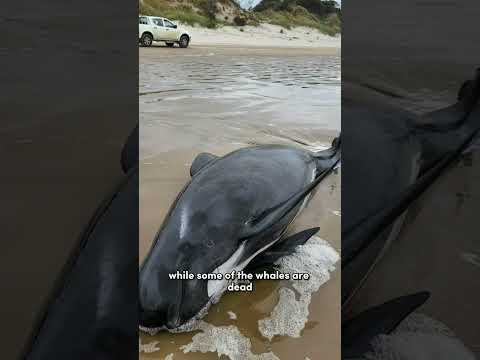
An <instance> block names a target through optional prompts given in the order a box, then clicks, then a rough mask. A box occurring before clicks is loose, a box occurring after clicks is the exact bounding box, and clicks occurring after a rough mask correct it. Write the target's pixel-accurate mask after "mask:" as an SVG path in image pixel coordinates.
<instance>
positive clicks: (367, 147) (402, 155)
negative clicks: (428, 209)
mask: <svg viewBox="0 0 480 360" xmlns="http://www.w3.org/2000/svg"><path fill="white" fill-rule="evenodd" d="M342 96H343V97H344V98H343V99H342V124H343V131H342V133H343V134H342V136H343V140H344V142H343V143H344V145H345V147H346V148H345V147H344V152H343V153H344V156H343V159H342V162H343V164H344V170H343V175H344V176H343V184H342V199H343V201H342V215H343V216H342V304H343V305H344V306H345V305H347V304H348V302H349V300H350V299H351V298H352V296H353V295H354V293H355V291H356V290H357V289H358V288H359V286H361V284H362V282H363V281H364V279H365V278H366V276H367V275H368V273H369V272H370V271H371V269H372V267H373V265H374V264H375V262H376V261H377V259H378V258H379V256H381V254H382V252H383V251H385V249H386V247H387V246H388V244H389V243H390V242H391V241H392V240H393V239H394V238H395V237H396V235H397V234H398V232H399V230H400V228H401V225H402V214H403V213H404V212H405V211H406V210H407V209H408V207H409V205H410V204H411V203H412V202H413V201H414V200H415V199H417V198H418V197H419V196H420V195H421V194H422V193H423V192H424V191H425V190H426V189H427V188H428V187H429V186H430V185H431V184H432V183H433V182H434V181H435V180H436V179H437V178H438V177H439V176H440V175H441V173H442V172H443V171H444V170H445V169H447V168H448V167H449V166H451V164H453V163H454V162H455V161H457V160H458V159H459V158H460V157H461V155H462V153H463V152H464V151H465V150H466V149H467V148H468V147H469V146H471V144H472V143H473V141H475V139H478V136H479V131H480V106H479V96H480V72H479V71H478V70H477V72H476V73H475V75H474V78H473V80H469V81H466V82H465V83H464V84H463V85H462V87H461V89H460V91H459V94H458V99H457V102H456V103H455V104H453V105H452V106H449V107H446V108H444V109H440V110H437V111H434V112H431V113H428V114H426V115H423V116H417V115H414V114H412V113H409V112H407V111H404V110H402V109H399V108H397V107H393V106H390V105H385V104H383V103H380V102H378V103H373V104H372V103H366V102H365V101H364V100H363V99H356V98H355V96H349V94H348V93H347V92H344V93H343V95H342Z"/></svg>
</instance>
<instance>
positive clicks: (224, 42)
mask: <svg viewBox="0 0 480 360" xmlns="http://www.w3.org/2000/svg"><path fill="white" fill-rule="evenodd" d="M179 26H180V27H182V28H184V29H186V30H187V31H188V32H189V33H190V35H191V37H192V40H191V45H192V46H221V47H225V46H235V47H248V48H259V47H264V48H265V47H267V48H284V49H285V48H286V49H291V48H317V49H319V48H322V49H324V51H325V52H330V53H335V54H339V53H340V47H341V42H342V39H341V36H340V35H338V36H328V35H325V34H323V33H321V32H320V31H318V30H317V29H312V28H308V27H295V28H291V29H285V28H282V27H281V26H278V25H271V24H260V25H259V26H243V27H238V26H222V27H220V28H218V29H207V28H201V27H193V26H188V25H183V24H179ZM159 44H163V43H159Z"/></svg>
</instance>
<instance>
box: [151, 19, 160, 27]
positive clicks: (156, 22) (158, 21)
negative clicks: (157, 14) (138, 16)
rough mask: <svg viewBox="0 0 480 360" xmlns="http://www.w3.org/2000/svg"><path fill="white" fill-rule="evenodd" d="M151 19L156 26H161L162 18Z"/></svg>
mask: <svg viewBox="0 0 480 360" xmlns="http://www.w3.org/2000/svg"><path fill="white" fill-rule="evenodd" d="M152 21H153V23H154V24H155V25H157V26H163V20H162V19H153V20H152Z"/></svg>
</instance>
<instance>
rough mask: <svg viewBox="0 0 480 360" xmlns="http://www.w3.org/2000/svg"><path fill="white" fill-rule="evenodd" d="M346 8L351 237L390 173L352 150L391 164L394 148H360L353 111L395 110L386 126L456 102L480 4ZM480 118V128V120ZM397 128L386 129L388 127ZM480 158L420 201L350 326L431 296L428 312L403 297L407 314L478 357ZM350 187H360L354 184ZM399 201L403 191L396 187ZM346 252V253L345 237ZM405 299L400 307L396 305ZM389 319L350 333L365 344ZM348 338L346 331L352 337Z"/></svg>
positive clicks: (355, 302)
mask: <svg viewBox="0 0 480 360" xmlns="http://www.w3.org/2000/svg"><path fill="white" fill-rule="evenodd" d="M342 12H343V32H342V133H343V134H342V135H346V136H345V137H344V139H343V149H342V153H343V155H344V157H343V158H342V168H343V174H342V175H343V179H342V231H345V230H346V229H345V227H344V226H343V225H344V224H346V223H347V222H348V220H349V216H350V214H349V211H348V209H351V208H354V207H355V206H356V205H355V204H352V201H355V200H354V199H355V198H357V199H358V198H359V197H361V196H358V197H357V196H353V195H355V194H356V193H357V194H358V193H359V192H364V193H368V194H371V198H372V199H374V198H375V197H376V196H377V195H378V194H379V193H382V192H383V190H384V189H383V188H382V189H379V188H375V187H374V186H373V184H375V181H374V178H375V177H376V175H377V174H378V175H380V174H381V172H383V171H385V169H382V168H381V167H380V166H378V167H377V164H375V161H372V162H371V167H370V168H369V169H368V171H366V170H365V169H359V167H358V166H356V164H353V163H349V160H348V159H349V158H352V157H349V156H348V154H358V153H362V152H363V153H365V154H366V155H368V156H370V157H371V158H372V159H375V156H372V154H377V155H376V156H377V157H378V158H381V156H383V154H384V153H383V151H384V149H382V148H375V147H374V146H373V143H372V146H371V147H369V140H368V139H369V138H370V136H371V134H370V133H368V132H367V131H366V132H363V133H362V132H358V133H360V135H358V136H362V137H365V139H367V140H365V141H362V143H363V144H365V146H363V147H362V148H358V147H355V146H353V145H352V144H353V143H352V142H349V141H348V134H349V133H350V134H352V133H354V132H355V131H352V130H354V129H357V128H358V126H359V123H361V122H360V121H359V120H360V118H358V117H357V118H355V117H351V116H347V115H346V112H345V111H344V109H346V106H348V105H349V104H351V100H352V99H355V102H356V103H357V104H362V105H363V110H362V111H364V113H363V116H369V111H371V110H372V111H383V112H384V114H390V115H391V114H393V115H391V116H390V115H389V116H390V118H389V116H385V121H392V120H395V116H398V115H399V114H400V113H399V112H396V110H394V109H398V110H400V109H403V110H406V111H409V112H411V113H413V114H415V115H422V114H426V113H428V112H430V111H434V110H437V109H442V108H445V107H446V106H449V105H452V104H455V103H456V101H457V96H458V93H459V90H460V88H461V86H462V84H463V83H464V81H466V80H472V79H473V78H474V77H475V70H476V69H477V68H478V67H479V66H480V47H479V46H478V44H479V36H478V34H479V32H478V26H477V25H476V24H477V23H478V19H479V18H480V4H479V3H478V2H475V1H470V0H455V1H454V0H405V1H395V2H393V1H385V0H365V1H344V2H343V4H342ZM478 106H480V105H478V103H477V110H476V115H475V116H478V114H479V112H478ZM392 109H393V112H392ZM478 121H479V124H480V118H479V119H478ZM388 126H389V125H388V124H386V123H385V128H388ZM389 131H390V130H389V129H387V130H386V131H385V133H389ZM394 131H396V130H392V132H390V133H389V135H392V134H393V133H394ZM393 138H394V137H393V136H392V139H393ZM370 139H371V138H370ZM388 141H389V140H386V141H385V144H387V143H388ZM393 141H398V142H401V141H403V140H402V139H399V138H395V139H394V140H392V142H393ZM357 143H358V142H357ZM372 152H373V153H372ZM479 158H480V156H479V153H478V147H477V148H476V149H473V150H470V151H468V153H466V154H463V155H462V156H460V157H459V158H458V159H456V161H455V162H454V163H453V164H451V166H449V168H448V169H447V170H446V171H445V172H444V173H443V174H442V175H441V176H440V177H439V178H438V179H437V180H436V181H435V182H434V183H433V184H432V185H431V186H430V187H429V188H428V190H427V191H426V192H425V193H423V194H422V195H421V196H420V197H419V198H418V199H416V200H415V201H413V202H412V204H411V206H410V207H409V211H408V213H407V215H406V217H405V221H404V223H403V226H402V227H401V230H400V234H399V236H398V237H397V239H395V240H394V241H393V242H392V243H391V244H390V246H389V248H388V250H387V251H386V253H385V254H384V256H383V257H382V258H381V260H379V261H378V262H377V264H376V265H375V267H374V269H373V271H372V272H371V273H370V275H369V277H368V280H366V281H365V283H363V286H362V288H361V290H359V291H358V292H357V293H356V295H355V296H354V297H353V299H352V301H350V303H349V306H346V307H344V310H343V312H342V322H343V323H344V325H345V324H346V323H347V320H351V319H353V318H355V316H357V315H358V314H362V313H363V312H364V311H366V310H367V309H372V307H374V306H377V305H380V304H383V303H385V302H386V301H390V300H392V299H396V298H399V297H402V296H406V295H410V294H414V293H418V292H421V291H428V292H429V293H430V298H429V299H428V300H425V297H424V295H419V298H420V300H419V301H418V306H419V307H416V306H417V305H415V306H414V305H412V304H413V303H415V301H414V299H413V298H401V299H400V301H399V303H401V302H402V301H404V305H405V304H406V303H407V302H408V301H412V302H410V303H409V304H408V305H406V307H404V309H405V308H409V307H411V308H413V309H414V310H415V311H416V312H419V313H422V314H426V315H427V316H428V317H430V318H433V319H435V320H437V321H440V322H441V323H442V324H445V325H446V326H447V327H448V328H449V329H450V330H451V331H453V333H454V334H455V337H456V338H457V339H459V340H460V341H461V343H463V344H464V345H465V346H466V347H467V348H468V349H469V350H470V351H472V352H473V353H474V354H475V355H476V356H477V357H478V355H479V354H480V345H479V344H480V338H479V334H480V333H479V331H478V329H479V327H478V322H477V321H476V319H478V303H479V302H480V289H479V286H478V281H477V280H475V279H476V278H478V271H479V264H480V261H479V259H480V244H479V242H478V228H477V224H476V222H477V221H476V220H475V217H476V216H475V215H474V214H478V210H479V202H478V199H479V198H478V196H479V187H478V176H479V175H478V174H479V173H480V165H479V160H478V159H479ZM392 164H395V161H394V159H392ZM364 170H365V171H364ZM387 170H389V169H387ZM400 172H401V169H398V174H397V175H398V176H397V177H400V176H402V174H400ZM367 173H368V175H367V176H370V177H371V181H370V184H372V186H371V187H364V188H357V187H355V185H353V184H355V183H356V182H358V180H359V179H361V178H362V177H363V176H365V174H367ZM397 177H392V178H391V179H390V184H392V183H395V181H396V180H397ZM348 186H351V188H346V187H348ZM385 186H386V187H387V188H388V187H389V186H390V185H387V184H386V185H385ZM391 195H392V197H393V195H395V194H394V189H393V186H392V192H391ZM372 203H374V201H372ZM386 204H388V201H387V202H386ZM366 207H368V206H366ZM372 207H375V206H374V205H372ZM368 215H369V214H367V213H365V216H368ZM342 251H343V252H344V253H345V248H344V246H343V238H342ZM372 251H376V250H374V249H373V250H372ZM360 267H361V266H360ZM360 267H359V268H360ZM350 274H351V273H350ZM349 276H350V275H349V273H348V272H346V271H343V270H342V284H347V283H351V282H352V279H351V277H349ZM420 294H423V293H420ZM399 303H391V304H390V305H391V306H392V307H394V306H396V305H398V304H399ZM396 310H398V308H397V309H396ZM394 312H395V311H394ZM379 313H380V312H377V313H376V314H375V315H372V313H369V314H367V316H365V317H363V318H356V319H357V320H359V322H357V323H356V324H355V326H352V322H350V323H348V325H349V326H350V327H349V329H348V330H349V331H348V335H349V336H350V335H352V334H354V333H355V332H356V331H357V332H358V333H357V335H355V336H353V337H355V338H356V339H360V337H361V336H360V333H361V334H362V335H365V334H366V333H367V332H368V331H367V329H368V330H372V333H375V332H377V333H382V332H381V331H379V330H378V329H379V328H382V326H379V328H377V330H374V327H375V326H378V325H379V324H378V323H375V321H373V319H377V320H378V318H379ZM385 314H386V313H384V314H382V316H383V315H385ZM390 314H392V313H390ZM399 314H400V315H399ZM363 315H365V313H363ZM369 316H370V317H369ZM402 316H403V315H402V312H401V311H399V312H397V317H398V320H399V321H400V320H403V317H402ZM387 317H388V316H387ZM393 318H395V316H393V317H392V318H391V319H389V321H390V325H389V326H385V327H384V329H386V328H389V327H391V328H393V329H395V326H393V325H392V324H395V320H392V319H393ZM361 322H363V325H360V323H361ZM386 322H388V321H386ZM365 324H367V325H365ZM383 325H385V323H384V324H383ZM391 325H392V326H391ZM397 325H398V324H397ZM362 326H363V327H362ZM346 335H347V331H345V327H344V332H343V334H342V337H343V339H345V338H346V337H347V336H346ZM349 340H352V338H350V339H349ZM362 341H363V340H362ZM419 342H420V340H419ZM344 345H351V344H344ZM441 345H442V344H440V343H438V346H439V347H438V349H443V348H442V347H441ZM344 350H345V349H344ZM439 351H440V352H442V350H439ZM345 353H346V352H345V351H344V355H345ZM347 358H348V357H347ZM462 359H463V357H462Z"/></svg>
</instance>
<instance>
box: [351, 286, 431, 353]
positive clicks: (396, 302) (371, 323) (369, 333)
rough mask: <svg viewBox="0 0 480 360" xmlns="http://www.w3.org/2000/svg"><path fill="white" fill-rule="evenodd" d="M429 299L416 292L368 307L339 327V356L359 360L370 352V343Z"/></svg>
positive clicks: (391, 329)
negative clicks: (357, 359)
mask: <svg viewBox="0 0 480 360" xmlns="http://www.w3.org/2000/svg"><path fill="white" fill-rule="evenodd" d="M429 297H430V294H429V293H428V292H425V291H423V292H419V293H415V294H411V295H407V296H402V297H399V298H396V299H393V300H390V301H388V302H386V303H384V304H381V305H379V306H375V307H373V308H370V309H368V310H366V311H364V312H362V313H360V314H359V315H357V316H355V317H354V318H353V319H350V320H348V321H346V322H345V323H344V324H343V325H342V354H345V358H355V359H356V358H361V357H362V355H364V354H365V353H367V352H368V351H370V350H371V341H372V340H373V338H374V337H375V336H377V335H380V334H389V333H391V332H392V331H393V330H395V328H396V327H397V326H398V325H399V324H400V323H401V322H402V321H403V320H404V319H405V318H406V317H407V316H408V315H410V314H411V313H412V312H413V311H415V310H416V309H417V308H418V307H419V306H421V305H422V304H423V303H425V301H427V299H428V298H429Z"/></svg>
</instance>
